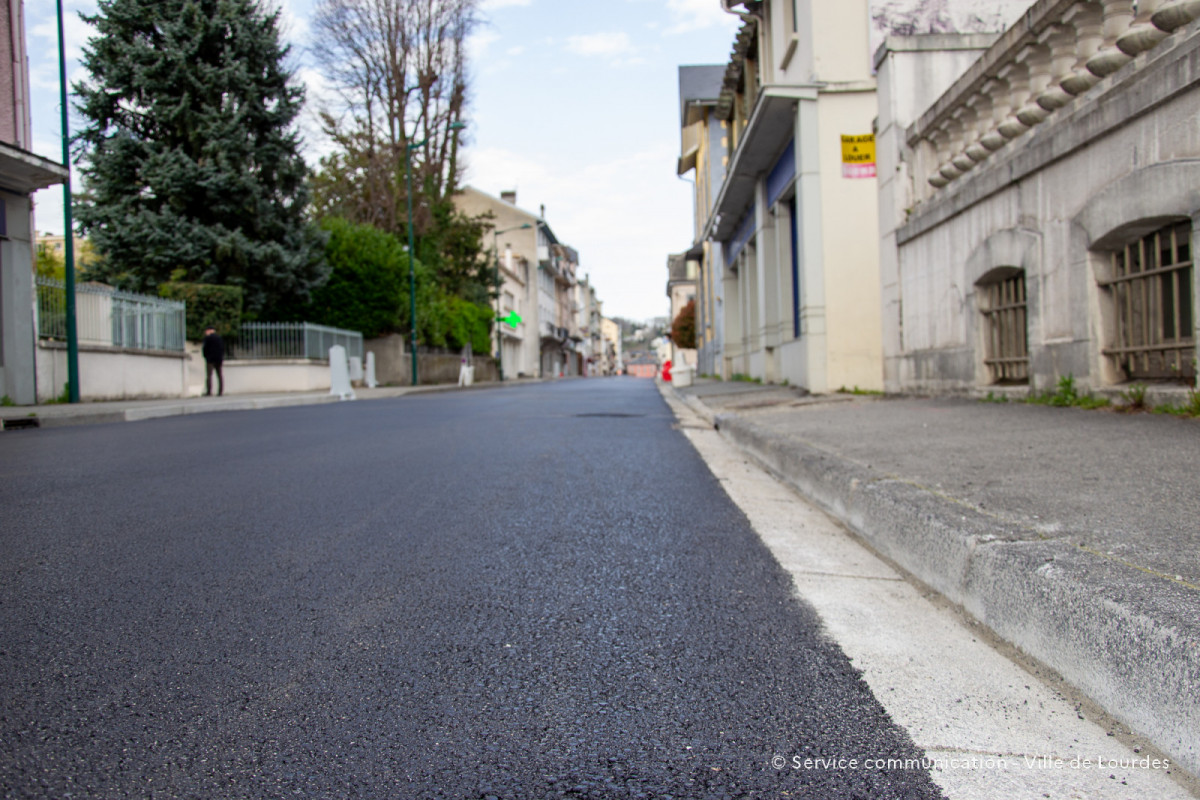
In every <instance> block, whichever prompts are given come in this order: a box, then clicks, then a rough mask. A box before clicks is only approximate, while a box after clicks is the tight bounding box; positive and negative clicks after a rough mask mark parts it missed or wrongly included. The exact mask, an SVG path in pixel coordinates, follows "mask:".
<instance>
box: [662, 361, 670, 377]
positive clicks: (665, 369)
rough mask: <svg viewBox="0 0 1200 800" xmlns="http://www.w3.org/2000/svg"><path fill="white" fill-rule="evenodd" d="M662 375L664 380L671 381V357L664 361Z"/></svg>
mask: <svg viewBox="0 0 1200 800" xmlns="http://www.w3.org/2000/svg"><path fill="white" fill-rule="evenodd" d="M662 376H663V380H664V381H666V382H667V383H670V382H671V359H669V358H668V359H667V360H666V361H664V362H663V368H662Z"/></svg>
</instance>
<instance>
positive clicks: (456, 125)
mask: <svg viewBox="0 0 1200 800" xmlns="http://www.w3.org/2000/svg"><path fill="white" fill-rule="evenodd" d="M465 127H467V126H466V125H465V124H464V123H462V122H451V123H450V125H449V127H448V129H447V130H450V131H460V130H462V129H463V128H465ZM428 141H429V140H428V139H422V140H421V141H419V142H413V143H412V144H410V145H408V146H407V147H406V148H405V150H404V179H405V184H406V186H407V191H406V192H405V194H407V195H408V198H407V199H408V302H409V309H408V310H409V322H410V323H411V324H410V326H409V339H410V340H411V343H410V345H409V349H410V350H411V351H412V385H413V386H416V385H417V271H416V260H417V250H416V246H415V245H414V244H413V206H412V196H413V192H412V154H413V151H414V150H416V149H417V148H418V147H424V146H425V143H426V142H428Z"/></svg>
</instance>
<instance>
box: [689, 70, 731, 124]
mask: <svg viewBox="0 0 1200 800" xmlns="http://www.w3.org/2000/svg"><path fill="white" fill-rule="evenodd" d="M724 79H725V65H724V64H695V65H691V66H683V67H680V68H679V122H680V124H681V125H686V124H687V110H688V106H689V105H692V104H700V105H711V106H715V105H716V104H717V100H718V99H720V97H721V83H722V81H724Z"/></svg>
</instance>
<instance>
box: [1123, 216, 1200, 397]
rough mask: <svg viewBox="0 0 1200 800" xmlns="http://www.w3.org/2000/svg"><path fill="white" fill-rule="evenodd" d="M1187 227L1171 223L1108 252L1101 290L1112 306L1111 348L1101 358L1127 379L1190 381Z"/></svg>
mask: <svg viewBox="0 0 1200 800" xmlns="http://www.w3.org/2000/svg"><path fill="white" fill-rule="evenodd" d="M1191 235H1192V226H1191V223H1190V222H1182V223H1173V224H1171V225H1168V226H1166V227H1165V228H1161V229H1160V230H1157V231H1155V232H1154V233H1152V234H1150V235H1149V236H1145V237H1143V238H1141V239H1138V240H1137V241H1134V242H1131V243H1129V244H1128V245H1126V246H1125V247H1124V248H1122V249H1121V250H1119V251H1117V252H1115V253H1113V255H1112V259H1113V273H1112V274H1113V277H1112V278H1110V279H1109V280H1105V281H1101V282H1100V286H1101V287H1103V288H1104V289H1105V290H1106V291H1107V292H1108V294H1109V297H1110V298H1111V299H1112V303H1113V311H1114V313H1113V320H1114V323H1113V324H1114V325H1115V328H1116V329H1115V330H1114V331H1113V337H1112V341H1113V342H1114V344H1113V345H1112V346H1110V347H1107V348H1105V349H1104V354H1105V355H1106V356H1109V357H1110V358H1112V359H1114V360H1115V361H1116V363H1117V366H1118V367H1119V368H1120V369H1121V370H1122V372H1124V373H1125V377H1126V378H1128V379H1134V378H1148V379H1156V378H1168V379H1171V378H1173V379H1188V380H1191V379H1194V378H1195V376H1196V364H1195V358H1196V342H1195V338H1194V328H1193V324H1194V323H1193V318H1192V302H1193V298H1192V268H1193V267H1192V252H1191Z"/></svg>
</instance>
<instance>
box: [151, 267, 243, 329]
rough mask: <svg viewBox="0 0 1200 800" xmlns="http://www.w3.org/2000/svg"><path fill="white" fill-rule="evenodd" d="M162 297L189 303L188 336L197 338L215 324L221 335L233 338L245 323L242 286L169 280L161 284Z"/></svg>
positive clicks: (159, 291)
mask: <svg viewBox="0 0 1200 800" xmlns="http://www.w3.org/2000/svg"><path fill="white" fill-rule="evenodd" d="M158 294H159V296H160V297H165V298H167V299H169V300H182V301H183V302H185V303H187V338H188V340H189V341H192V342H198V341H200V340H201V339H203V338H204V329H205V328H208V327H210V326H211V327H213V328H216V329H217V333H219V334H221V336H222V338H225V339H232V338H234V337H236V336H237V334H238V331H239V330H240V329H241V327H242V288H241V287H240V286H215V285H213V284H208V283H184V282H182V281H170V282H168V283H163V284H160V285H159V287H158Z"/></svg>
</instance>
